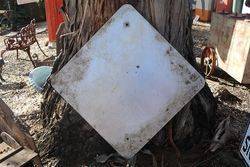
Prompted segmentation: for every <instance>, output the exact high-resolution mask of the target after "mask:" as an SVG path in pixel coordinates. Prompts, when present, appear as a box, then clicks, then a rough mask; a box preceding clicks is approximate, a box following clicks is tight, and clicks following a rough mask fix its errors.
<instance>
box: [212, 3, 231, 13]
mask: <svg viewBox="0 0 250 167" xmlns="http://www.w3.org/2000/svg"><path fill="white" fill-rule="evenodd" d="M232 5H233V0H216V12H217V13H221V12H223V13H232Z"/></svg>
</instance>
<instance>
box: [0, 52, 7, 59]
mask: <svg viewBox="0 0 250 167" xmlns="http://www.w3.org/2000/svg"><path fill="white" fill-rule="evenodd" d="M6 51H7V50H2V51H1V55H0V56H1V58H2V59H3V54H4V53H5V52H6Z"/></svg>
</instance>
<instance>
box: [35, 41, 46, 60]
mask: <svg viewBox="0 0 250 167" xmlns="http://www.w3.org/2000/svg"><path fill="white" fill-rule="evenodd" d="M36 43H37V45H38V47H39V49H40V50H41V52H42V53H43V55H44V56H45V57H48V56H47V55H46V54H45V53H44V51H43V50H42V48H41V46H40V44H39V42H38V40H37V39H36Z"/></svg>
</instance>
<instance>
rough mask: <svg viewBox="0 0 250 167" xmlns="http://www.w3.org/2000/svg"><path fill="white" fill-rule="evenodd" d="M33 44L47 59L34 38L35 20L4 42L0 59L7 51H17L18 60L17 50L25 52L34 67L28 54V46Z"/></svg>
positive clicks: (34, 64)
mask: <svg viewBox="0 0 250 167" xmlns="http://www.w3.org/2000/svg"><path fill="white" fill-rule="evenodd" d="M34 43H37V45H38V47H39V49H40V50H41V52H42V53H43V54H44V56H46V57H47V55H46V54H45V53H44V51H43V50H42V48H41V47H40V44H39V43H38V40H37V38H36V24H35V20H32V21H31V22H30V24H28V25H27V26H25V27H23V28H22V29H21V31H20V32H18V33H17V34H16V35H14V36H12V37H9V38H6V39H5V40H4V44H5V46H6V48H5V50H2V51H1V57H2V58H3V54H4V53H5V52H7V51H13V50H16V51H17V59H18V50H22V51H24V52H26V53H27V54H28V56H29V59H30V61H31V62H32V64H33V66H34V67H36V63H35V62H34V60H33V59H32V56H31V53H30V46H31V45H33V44H34Z"/></svg>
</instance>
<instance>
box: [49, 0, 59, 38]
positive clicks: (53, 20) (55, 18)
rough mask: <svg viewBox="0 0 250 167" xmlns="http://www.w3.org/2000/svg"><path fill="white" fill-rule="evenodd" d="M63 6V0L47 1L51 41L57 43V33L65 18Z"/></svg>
mask: <svg viewBox="0 0 250 167" xmlns="http://www.w3.org/2000/svg"><path fill="white" fill-rule="evenodd" d="M62 6H63V0H45V10H46V20H47V28H48V32H49V41H50V42H55V41H56V31H57V28H58V27H59V25H60V24H61V23H62V22H63V16H62V14H61V12H60V8H61V7H62Z"/></svg>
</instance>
